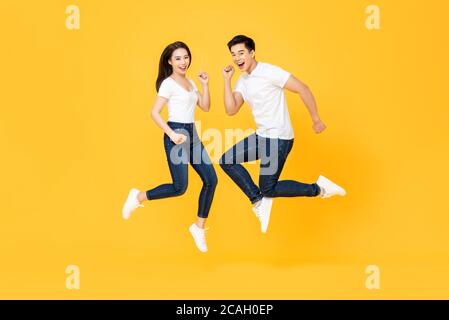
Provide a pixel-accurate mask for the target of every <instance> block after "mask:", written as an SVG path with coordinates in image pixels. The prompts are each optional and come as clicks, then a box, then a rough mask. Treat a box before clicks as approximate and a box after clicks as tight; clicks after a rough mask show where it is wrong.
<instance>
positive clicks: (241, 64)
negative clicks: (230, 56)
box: [237, 61, 245, 69]
mask: <svg viewBox="0 0 449 320" xmlns="http://www.w3.org/2000/svg"><path fill="white" fill-rule="evenodd" d="M244 65H245V61H243V62H237V66H238V67H239V68H240V69H242V68H243V66H244Z"/></svg>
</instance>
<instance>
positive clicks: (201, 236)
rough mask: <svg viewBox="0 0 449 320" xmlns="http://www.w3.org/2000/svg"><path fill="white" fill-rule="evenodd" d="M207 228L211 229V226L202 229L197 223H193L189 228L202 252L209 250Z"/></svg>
mask: <svg viewBox="0 0 449 320" xmlns="http://www.w3.org/2000/svg"><path fill="white" fill-rule="evenodd" d="M206 230H209V228H206V229H201V228H200V227H198V226H197V225H196V223H194V224H192V225H191V226H190V228H189V231H190V233H191V234H192V237H193V240H194V241H195V244H196V247H197V248H198V250H200V251H201V252H207V244H206Z"/></svg>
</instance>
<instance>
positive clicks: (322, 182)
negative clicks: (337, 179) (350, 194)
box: [316, 176, 346, 199]
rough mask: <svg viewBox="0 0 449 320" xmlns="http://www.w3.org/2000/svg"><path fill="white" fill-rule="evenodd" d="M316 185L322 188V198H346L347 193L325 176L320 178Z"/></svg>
mask: <svg viewBox="0 0 449 320" xmlns="http://www.w3.org/2000/svg"><path fill="white" fill-rule="evenodd" d="M316 184H317V185H318V186H319V187H320V188H321V190H322V192H321V193H320V197H321V198H323V199H324V198H330V197H332V196H335V195H339V196H342V197H343V196H345V195H346V191H345V189H343V188H342V187H340V186H339V185H337V184H336V183H334V182H332V181H330V180H329V179H328V178H326V177H324V176H319V178H318V180H317V182H316Z"/></svg>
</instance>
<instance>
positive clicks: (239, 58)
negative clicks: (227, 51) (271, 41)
mask: <svg viewBox="0 0 449 320" xmlns="http://www.w3.org/2000/svg"><path fill="white" fill-rule="evenodd" d="M231 55H232V60H233V61H234V63H235V64H236V65H237V67H238V68H239V69H240V71H242V72H248V70H249V69H250V67H251V66H252V65H253V63H254V61H255V60H254V57H255V53H254V51H251V52H250V51H248V49H247V48H246V47H245V44H244V43H238V44H236V45H233V46H232V47H231Z"/></svg>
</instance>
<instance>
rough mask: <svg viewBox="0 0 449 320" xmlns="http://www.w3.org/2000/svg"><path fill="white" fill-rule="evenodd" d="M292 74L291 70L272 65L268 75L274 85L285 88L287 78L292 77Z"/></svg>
mask: <svg viewBox="0 0 449 320" xmlns="http://www.w3.org/2000/svg"><path fill="white" fill-rule="evenodd" d="M290 75H291V73H290V72H288V71H285V70H284V69H282V68H280V67H277V66H271V67H270V70H269V75H268V76H269V77H270V80H271V82H272V83H273V85H275V86H278V87H280V88H283V87H284V86H285V84H286V83H287V80H288V79H289V78H290Z"/></svg>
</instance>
